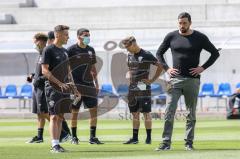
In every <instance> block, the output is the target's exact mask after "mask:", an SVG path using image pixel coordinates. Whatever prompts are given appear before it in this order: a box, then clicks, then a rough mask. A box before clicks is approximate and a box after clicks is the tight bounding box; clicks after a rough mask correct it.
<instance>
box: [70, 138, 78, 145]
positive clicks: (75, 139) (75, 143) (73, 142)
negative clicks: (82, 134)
mask: <svg viewBox="0 0 240 159" xmlns="http://www.w3.org/2000/svg"><path fill="white" fill-rule="evenodd" d="M70 141H71V144H74V145H78V144H79V139H78V138H77V137H72V139H71V140H70Z"/></svg>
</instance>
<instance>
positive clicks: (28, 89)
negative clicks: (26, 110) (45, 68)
mask: <svg viewBox="0 0 240 159" xmlns="http://www.w3.org/2000/svg"><path fill="white" fill-rule="evenodd" d="M20 96H23V97H32V86H31V85H29V84H25V85H23V86H22V88H21V92H20Z"/></svg>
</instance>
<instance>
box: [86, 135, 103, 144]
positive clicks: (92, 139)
mask: <svg viewBox="0 0 240 159" xmlns="http://www.w3.org/2000/svg"><path fill="white" fill-rule="evenodd" d="M89 143H90V144H98V145H99V144H104V143H103V142H101V141H99V140H98V138H96V137H92V138H90V139H89Z"/></svg>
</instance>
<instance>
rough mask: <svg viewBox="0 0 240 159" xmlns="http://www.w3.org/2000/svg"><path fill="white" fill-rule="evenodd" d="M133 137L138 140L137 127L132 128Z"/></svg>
mask: <svg viewBox="0 0 240 159" xmlns="http://www.w3.org/2000/svg"><path fill="white" fill-rule="evenodd" d="M133 139H134V140H138V129H133Z"/></svg>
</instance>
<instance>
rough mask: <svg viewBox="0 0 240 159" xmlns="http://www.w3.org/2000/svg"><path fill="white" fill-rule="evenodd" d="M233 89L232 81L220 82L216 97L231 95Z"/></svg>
mask: <svg viewBox="0 0 240 159" xmlns="http://www.w3.org/2000/svg"><path fill="white" fill-rule="evenodd" d="M231 95H232V90H231V85H230V83H220V84H219V86H218V91H217V93H216V94H215V95H214V96H215V97H222V96H231Z"/></svg>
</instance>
